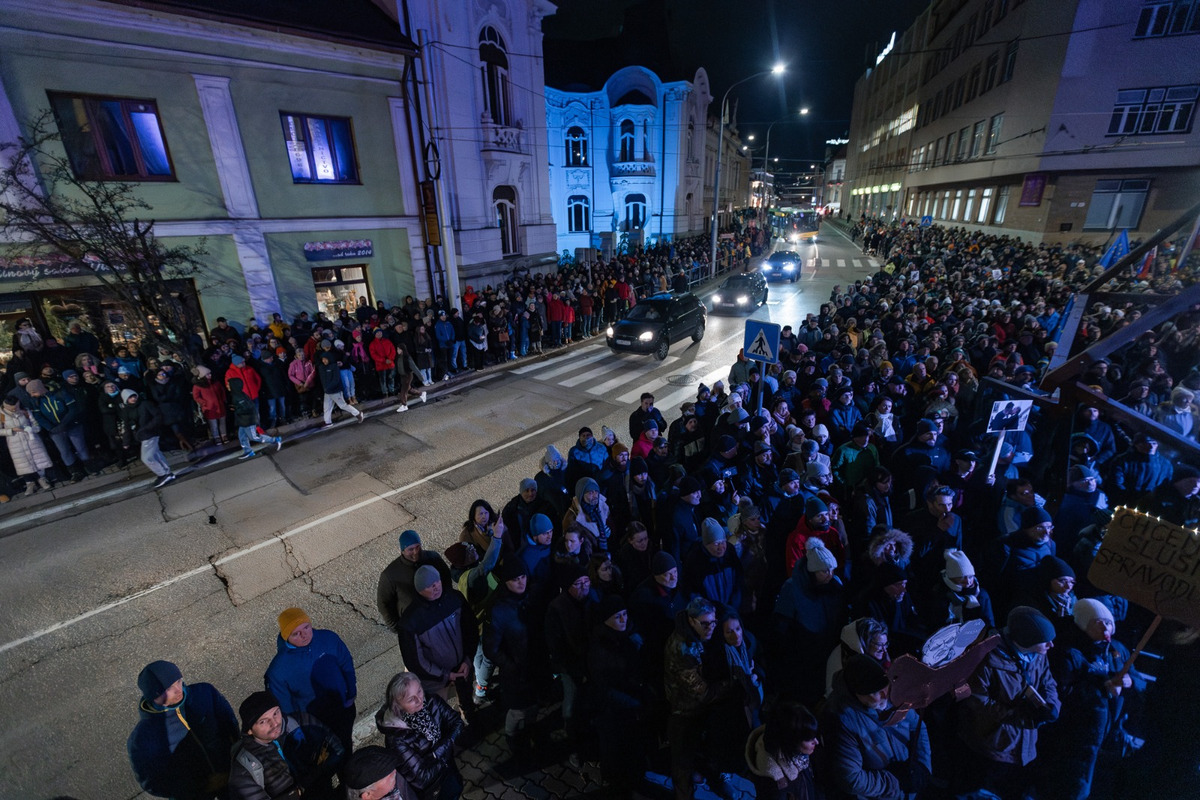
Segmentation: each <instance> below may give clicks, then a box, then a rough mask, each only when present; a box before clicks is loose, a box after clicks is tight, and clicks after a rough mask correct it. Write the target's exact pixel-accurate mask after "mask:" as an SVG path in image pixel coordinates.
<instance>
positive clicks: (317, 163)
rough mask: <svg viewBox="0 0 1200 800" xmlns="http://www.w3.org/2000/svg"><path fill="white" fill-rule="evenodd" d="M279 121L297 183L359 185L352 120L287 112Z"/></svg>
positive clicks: (294, 180)
mask: <svg viewBox="0 0 1200 800" xmlns="http://www.w3.org/2000/svg"><path fill="white" fill-rule="evenodd" d="M279 118H280V120H281V121H282V122H283V140H284V143H285V144H286V145H287V152H288V160H289V161H290V162H291V165H292V182H293V183H358V164H357V160H356V159H355V157H354V137H353V135H352V133H351V130H350V120H349V119H346V118H345V117H310V116H307V115H305V114H287V113H280V115H279Z"/></svg>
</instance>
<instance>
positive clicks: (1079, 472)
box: [1067, 464, 1100, 483]
mask: <svg viewBox="0 0 1200 800" xmlns="http://www.w3.org/2000/svg"><path fill="white" fill-rule="evenodd" d="M1088 478H1091V479H1093V480H1095V481H1096V482H1097V483H1098V482H1099V481H1100V473H1099V472H1097V471H1096V470H1094V469H1092V468H1091V467H1089V466H1087V465H1086V464H1075V465H1073V466H1072V467H1071V470H1070V474H1069V475H1068V476H1067V480H1068V481H1070V482H1071V483H1074V482H1075V481H1082V480H1087V479H1088Z"/></svg>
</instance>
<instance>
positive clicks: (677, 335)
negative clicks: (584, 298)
mask: <svg viewBox="0 0 1200 800" xmlns="http://www.w3.org/2000/svg"><path fill="white" fill-rule="evenodd" d="M707 318H708V314H707V311H706V310H705V308H704V303H702V302H700V298H698V297H696V295H694V294H691V293H690V292H684V293H681V294H669V293H666V292H664V293H662V294H655V295H651V296H650V297H647V298H645V299H644V300H639V301H638V303H637V305H636V306H634V307H633V308H632V309H631V310H630V311H629V314H628V315H627V316H626V317H625V319H623V320H620V321H619V322H616V323H614V324H612V325H609V326H608V330H607V331H606V334H607V338H608V346H609V347H610V348H611V349H612V351H613V352H614V353H622V352H627V353H653V354H654V357H655V358H657V359H658V360H659V361H662V360H663V359H664V358H666V357H667V351H668V350H669V349H670V347H671V345H672V344H673V343H675V342H678V341H679V340H680V339H686V338H687V337H689V336H690V337H692V341H693V342H698V341H700V340H701V339H703V338H704V323H705V321H706V320H707Z"/></svg>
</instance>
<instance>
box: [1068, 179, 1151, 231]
mask: <svg viewBox="0 0 1200 800" xmlns="http://www.w3.org/2000/svg"><path fill="white" fill-rule="evenodd" d="M1149 193H1150V181H1145V180H1130V181H1118V180H1103V181H1096V188H1095V190H1093V192H1092V200H1091V202H1090V203H1089V204H1088V212H1087V219H1085V220H1084V223H1083V229H1084V230H1085V231H1115V230H1118V229H1121V228H1128V229H1130V230H1135V229H1136V228H1137V226H1138V223H1139V222H1140V221H1141V219H1142V209H1144V208H1145V207H1146V195H1148V194H1149Z"/></svg>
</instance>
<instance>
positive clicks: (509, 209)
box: [492, 186, 520, 256]
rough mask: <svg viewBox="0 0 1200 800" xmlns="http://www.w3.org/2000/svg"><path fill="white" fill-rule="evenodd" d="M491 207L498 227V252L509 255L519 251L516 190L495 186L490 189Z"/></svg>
mask: <svg viewBox="0 0 1200 800" xmlns="http://www.w3.org/2000/svg"><path fill="white" fill-rule="evenodd" d="M492 208H494V209H495V210H496V225H497V226H498V227H499V228H500V252H501V254H503V255H506V256H511V255H516V254H517V253H519V252H520V248H519V245H518V242H517V190H516V189H514V188H513V187H511V186H497V187H496V188H495V189H493V190H492Z"/></svg>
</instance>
